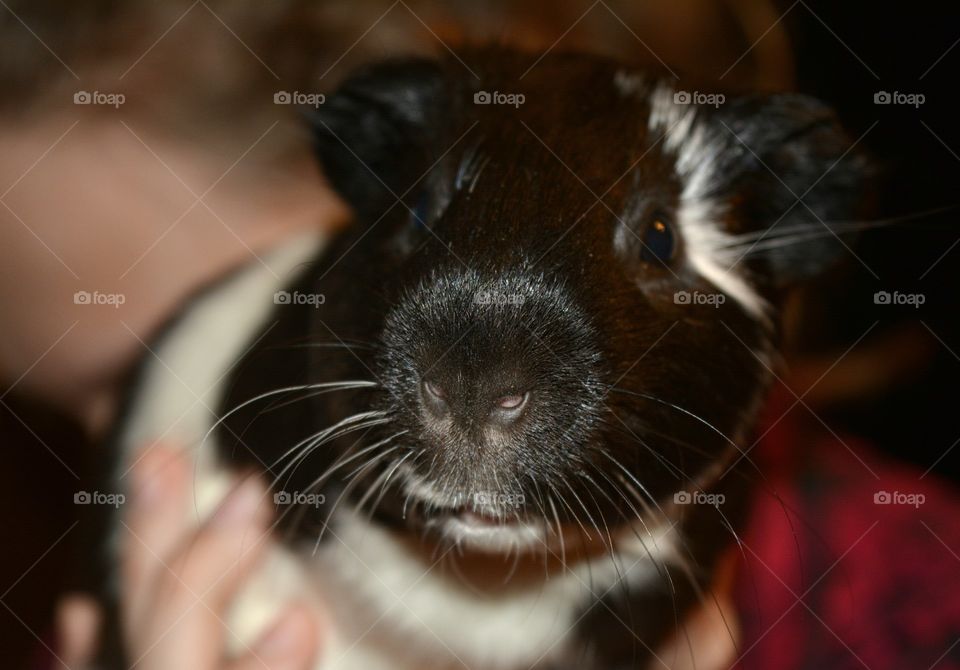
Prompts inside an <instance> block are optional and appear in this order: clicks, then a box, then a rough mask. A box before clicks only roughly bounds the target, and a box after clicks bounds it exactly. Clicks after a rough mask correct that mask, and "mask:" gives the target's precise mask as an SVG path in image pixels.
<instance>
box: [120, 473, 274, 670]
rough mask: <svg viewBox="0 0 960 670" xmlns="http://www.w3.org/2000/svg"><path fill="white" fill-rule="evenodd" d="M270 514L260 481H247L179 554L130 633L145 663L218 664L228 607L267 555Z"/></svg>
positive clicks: (160, 665) (158, 665)
mask: <svg viewBox="0 0 960 670" xmlns="http://www.w3.org/2000/svg"><path fill="white" fill-rule="evenodd" d="M270 512H271V509H270V507H269V506H268V505H266V504H264V503H263V488H262V485H261V484H260V482H259V481H258V480H255V479H249V480H247V481H245V482H243V483H242V484H240V485H239V486H238V487H236V489H235V490H233V491H232V492H231V493H230V494H229V495H228V496H227V498H226V500H225V501H224V502H223V503H222V504H221V506H220V507H219V508H218V509H217V511H216V512H215V513H214V515H213V517H211V519H210V520H209V521H208V522H207V523H206V524H204V526H203V528H202V529H201V530H200V531H199V532H198V533H197V534H196V535H195V536H194V537H192V538H190V539H188V541H187V542H186V543H185V544H184V546H182V547H181V548H180V549H179V550H178V551H177V552H175V555H174V557H173V558H172V559H171V560H170V562H169V563H167V564H166V565H165V569H164V570H163V571H162V572H161V574H160V575H159V577H158V579H157V582H156V584H155V585H154V587H153V591H152V592H151V593H150V594H149V596H148V597H149V600H150V610H149V612H148V613H147V614H148V616H147V618H145V620H144V621H143V622H142V624H141V625H140V627H139V629H138V630H136V631H134V632H133V633H132V637H133V638H134V639H135V641H136V643H137V645H138V646H139V647H140V648H143V649H144V650H145V652H144V653H147V654H148V656H149V658H147V659H145V661H144V664H143V666H142V667H147V668H158V669H164V670H166V669H167V668H173V667H192V668H198V669H204V670H206V669H207V668H213V667H216V664H217V663H218V662H219V660H220V659H221V658H222V654H223V650H224V648H225V646H226V636H227V635H232V633H231V632H230V631H229V629H228V628H227V624H226V622H225V609H226V605H227V604H228V603H229V601H230V598H231V597H232V596H233V595H234V594H235V592H236V591H237V589H238V588H239V586H240V584H241V583H242V581H243V578H244V577H245V576H246V575H248V574H249V572H250V570H251V568H252V567H253V566H254V564H255V563H256V561H257V559H258V558H259V557H260V556H261V555H262V553H263V550H264V548H265V546H266V542H265V540H266V528H267V522H268V519H269V518H270Z"/></svg>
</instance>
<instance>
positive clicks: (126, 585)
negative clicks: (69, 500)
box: [119, 444, 189, 620]
mask: <svg viewBox="0 0 960 670" xmlns="http://www.w3.org/2000/svg"><path fill="white" fill-rule="evenodd" d="M188 469H189V468H188V467H187V463H186V459H185V458H184V457H183V454H182V452H180V451H179V450H177V449H174V448H171V447H168V446H164V445H159V444H157V445H153V446H151V447H148V448H147V449H145V450H144V451H143V452H142V453H141V455H140V456H139V457H138V459H137V460H136V461H135V462H134V465H133V467H132V468H131V471H130V477H131V484H130V487H129V497H130V501H129V505H128V506H127V513H126V515H125V517H124V519H122V522H123V523H122V525H120V527H119V533H120V536H121V537H120V541H121V545H120V546H121V574H122V590H121V595H122V608H123V612H124V616H125V618H128V619H133V620H136V619H137V618H139V615H140V612H142V611H143V609H144V607H145V598H146V597H147V594H148V593H149V591H150V589H151V585H152V584H153V583H154V582H155V580H156V577H157V575H158V574H159V573H160V571H161V570H163V562H164V560H166V559H168V558H169V557H170V555H171V554H172V553H173V551H174V549H175V547H176V546H177V545H178V544H180V543H182V542H183V540H184V537H183V536H184V534H185V533H187V532H188V530H187V528H186V527H185V518H186V506H187V495H186V491H187V481H188V474H189V473H188Z"/></svg>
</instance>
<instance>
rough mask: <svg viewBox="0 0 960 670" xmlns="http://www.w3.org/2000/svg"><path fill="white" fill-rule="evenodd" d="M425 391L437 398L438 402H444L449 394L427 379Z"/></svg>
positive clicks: (424, 383) (424, 385) (424, 382)
mask: <svg viewBox="0 0 960 670" xmlns="http://www.w3.org/2000/svg"><path fill="white" fill-rule="evenodd" d="M423 389H424V390H425V391H426V392H427V393H428V394H429V395H432V396H433V397H434V398H437V399H438V400H443V399H444V398H446V397H447V394H446V393H445V392H444V391H443V389H442V388H440V387H439V386H437V385H436V384H434V383H433V382H431V381H428V380H426V379H424V380H423Z"/></svg>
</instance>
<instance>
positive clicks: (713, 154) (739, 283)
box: [618, 83, 770, 320]
mask: <svg viewBox="0 0 960 670" xmlns="http://www.w3.org/2000/svg"><path fill="white" fill-rule="evenodd" d="M618 87H620V84H618ZM621 90H622V88H621ZM674 93H676V89H674V87H672V86H670V85H668V84H664V83H661V84H657V85H656V86H654V87H653V88H652V90H650V92H649V94H648V95H649V104H650V117H649V122H648V129H649V131H650V132H651V133H653V134H654V138H653V139H654V140H656V138H658V137H660V136H661V135H662V136H663V146H664V149H665V150H666V153H668V154H670V155H673V156H674V157H675V159H676V172H677V175H678V176H679V177H680V179H681V181H682V183H683V188H682V191H681V194H680V207H679V209H678V212H677V225H678V226H679V228H680V234H681V235H682V236H683V239H684V243H685V246H686V250H687V258H688V260H689V262H690V265H691V266H692V267H693V268H694V269H695V270H696V271H697V273H699V274H700V276H702V277H703V278H704V279H706V280H707V281H709V282H710V283H712V284H713V285H714V286H716V287H717V288H718V289H720V290H721V291H723V292H724V293H725V294H727V295H729V296H730V297H731V298H733V299H734V300H736V301H737V302H738V303H739V304H740V305H741V306H743V308H744V309H745V310H747V311H748V312H750V314H752V315H754V316H756V317H758V318H761V319H764V320H767V319H768V312H769V309H770V305H769V303H768V302H767V301H766V300H764V298H763V296H761V295H760V294H759V293H758V292H757V291H756V289H755V288H754V287H753V286H752V285H751V284H750V282H749V281H748V279H747V277H746V276H745V274H744V273H742V272H737V271H736V269H735V268H730V267H729V266H730V263H731V259H730V256H729V254H726V253H724V249H725V248H726V247H728V246H729V245H731V244H733V243H734V242H735V241H736V238H734V236H732V235H731V234H730V233H728V232H727V231H725V230H724V229H723V228H722V224H721V221H722V220H723V217H724V214H725V211H724V205H723V203H721V202H718V201H717V200H716V199H714V198H711V197H710V192H711V190H712V188H711V187H712V185H713V183H714V180H715V179H716V178H717V177H718V176H720V174H719V170H718V167H717V160H718V158H719V157H720V155H721V154H722V152H723V151H725V150H728V148H727V143H725V142H724V141H723V140H724V139H725V138H724V137H723V136H722V135H720V134H719V132H717V131H714V132H711V131H710V129H709V128H708V127H707V126H705V125H704V124H703V123H702V122H701V120H700V118H699V116H698V114H697V106H696V105H693V104H679V103H677V102H675V101H674Z"/></svg>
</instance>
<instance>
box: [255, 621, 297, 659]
mask: <svg viewBox="0 0 960 670" xmlns="http://www.w3.org/2000/svg"><path fill="white" fill-rule="evenodd" d="M298 629H299V626H297V624H296V620H295V619H293V618H292V617H290V616H289V615H287V616H285V617H283V618H282V619H281V620H280V621H279V622H278V623H277V624H276V625H274V626H273V628H271V629H270V632H268V633H267V634H266V636H265V637H264V638H263V639H261V641H260V644H259V645H258V646H259V648H260V655H261V656H263V657H265V658H269V659H282V658H288V657H290V656H292V655H293V654H295V653H296V652H297V649H298V647H299V646H300V643H301V640H300V637H301V634H300V631H299V630H298Z"/></svg>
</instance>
